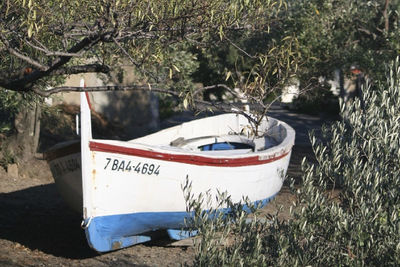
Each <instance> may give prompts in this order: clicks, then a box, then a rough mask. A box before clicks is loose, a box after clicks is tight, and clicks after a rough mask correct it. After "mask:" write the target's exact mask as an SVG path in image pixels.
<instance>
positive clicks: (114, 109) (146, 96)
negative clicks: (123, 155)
mask: <svg viewBox="0 0 400 267" xmlns="http://www.w3.org/2000/svg"><path fill="white" fill-rule="evenodd" d="M124 73H125V75H124V78H123V81H122V82H120V83H119V82H112V81H110V79H109V78H107V77H106V76H101V75H98V74H96V73H87V74H84V75H71V76H70V77H69V78H68V79H67V80H66V82H65V86H79V84H80V80H81V78H84V79H85V83H86V86H88V87H90V86H102V85H111V84H117V85H118V84H119V85H127V84H129V83H130V84H132V83H133V82H134V77H133V74H129V69H125V70H124ZM131 73H133V72H131ZM111 80H113V78H111ZM114 80H115V79H114ZM89 95H90V98H91V103H92V107H93V109H94V110H95V111H96V112H98V113H100V114H102V115H103V116H104V117H105V118H106V119H107V120H109V121H112V122H114V123H117V124H119V125H121V126H123V128H124V130H125V133H126V134H127V135H128V136H131V137H132V138H134V137H138V136H143V135H145V134H148V133H150V132H154V131H156V130H157V129H159V113H158V110H159V109H158V98H157V96H156V95H155V94H154V93H152V92H149V91H137V92H134V91H118V92H93V93H89ZM52 102H53V103H52V104H60V103H65V104H72V105H79V104H80V98H79V93H61V94H58V95H57V96H55V97H54V98H53V101H52Z"/></svg>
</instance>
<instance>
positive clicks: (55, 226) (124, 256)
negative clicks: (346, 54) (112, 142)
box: [0, 146, 311, 266]
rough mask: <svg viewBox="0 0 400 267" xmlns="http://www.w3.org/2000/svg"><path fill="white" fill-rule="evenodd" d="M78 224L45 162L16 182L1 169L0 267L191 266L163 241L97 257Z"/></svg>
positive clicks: (297, 155)
mask: <svg viewBox="0 0 400 267" xmlns="http://www.w3.org/2000/svg"><path fill="white" fill-rule="evenodd" d="M310 152H311V150H310V148H309V147H301V146H295V147H294V151H293V154H292V160H291V164H290V167H289V170H288V174H289V175H290V176H292V177H293V176H294V177H299V175H300V162H301V160H302V158H303V156H305V155H310ZM293 200H294V196H293V195H291V194H290V192H289V190H288V188H287V187H284V188H283V189H282V190H281V192H280V193H279V195H278V196H277V198H276V199H275V201H274V202H273V203H271V204H269V205H267V207H266V208H265V212H266V213H268V212H274V211H276V209H277V206H280V205H282V206H283V207H288V206H289V205H290V203H291V202H292V201H293ZM284 212H285V209H284ZM80 223H81V217H80V215H79V214H76V213H74V212H72V211H70V210H69V209H68V208H67V207H66V206H65V204H64V202H63V201H62V200H61V198H60V196H59V195H58V192H57V189H56V186H55V184H54V182H53V179H52V176H51V173H50V171H49V168H48V166H47V164H46V162H45V161H43V160H39V159H37V160H34V161H32V162H30V163H29V164H27V165H26V166H20V167H19V177H18V178H13V177H11V176H10V175H9V174H8V173H7V172H6V171H5V170H4V169H2V168H1V167H0V266H181V265H182V264H188V265H190V263H191V260H192V258H193V256H194V248H193V246H191V245H190V244H191V243H190V242H184V244H183V245H182V244H181V243H171V241H170V240H168V239H166V238H164V239H163V238H161V239H160V240H156V241H152V242H151V243H148V244H141V245H136V246H133V247H130V248H125V249H122V250H118V251H114V252H110V253H105V254H98V253H96V252H95V251H93V250H91V249H90V248H89V246H88V245H87V242H86V239H85V235H84V231H83V230H82V229H81V228H80Z"/></svg>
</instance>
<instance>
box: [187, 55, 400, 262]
mask: <svg viewBox="0 0 400 267" xmlns="http://www.w3.org/2000/svg"><path fill="white" fill-rule="evenodd" d="M387 77H388V79H387V81H386V82H382V83H381V84H379V85H378V86H377V88H378V90H371V89H370V88H365V89H364V90H365V91H364V96H363V98H364V104H365V105H364V108H361V104H360V101H359V100H355V101H354V103H351V104H350V105H348V106H347V107H345V106H344V105H341V114H342V116H343V119H342V121H340V122H337V123H335V124H334V125H331V126H330V127H326V128H325V130H324V138H323V140H317V139H316V138H315V137H314V136H311V141H312V145H313V150H314V153H315V157H316V159H317V162H318V163H317V164H311V163H307V161H306V160H304V161H303V172H304V174H303V183H302V185H301V186H298V187H297V188H294V189H296V190H295V191H296V193H297V202H296V204H295V205H294V206H293V207H290V209H291V211H292V212H291V216H290V219H289V220H287V221H280V220H279V219H278V217H277V216H276V215H274V216H270V217H269V218H268V220H256V219H253V220H252V221H251V222H250V223H249V222H248V221H247V223H246V216H245V211H244V210H243V209H241V208H240V207H239V208H237V207H238V206H237V205H236V206H235V205H233V204H232V203H230V201H229V198H228V199H227V200H226V201H225V202H224V203H225V204H226V205H228V206H230V207H236V208H235V209H233V210H234V211H233V214H231V215H229V216H221V215H220V216H219V217H218V220H209V219H208V218H207V216H204V213H202V212H201V209H199V208H197V209H196V208H195V209H193V210H194V211H195V216H194V221H195V223H194V224H195V225H197V227H199V229H200V230H199V233H200V237H199V239H200V240H201V243H200V245H197V247H196V251H197V255H196V258H195V265H196V266H217V265H218V266H223V265H225V266H299V265H300V266H308V265H310V266H364V265H368V266H370V265H379V266H398V265H399V264H400V219H399V218H400V190H399V188H400V179H399V178H400V136H399V132H400V67H399V60H397V61H395V62H394V63H393V66H391V69H390V71H389V72H388V75H387ZM196 201H197V202H199V201H198V200H196ZM196 201H194V202H195V203H196ZM200 202H201V201H200ZM189 203H191V205H189V207H196V205H194V204H193V201H192V202H189ZM220 237H221V238H222V239H224V240H221V238H220ZM226 240H231V242H226ZM217 241H218V242H217ZM222 244H223V245H222Z"/></svg>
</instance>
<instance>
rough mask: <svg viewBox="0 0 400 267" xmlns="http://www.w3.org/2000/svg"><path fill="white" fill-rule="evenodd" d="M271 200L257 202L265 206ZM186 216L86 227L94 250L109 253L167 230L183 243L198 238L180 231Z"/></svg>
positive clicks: (118, 218) (130, 217)
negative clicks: (187, 239) (155, 232)
mask: <svg viewBox="0 0 400 267" xmlns="http://www.w3.org/2000/svg"><path fill="white" fill-rule="evenodd" d="M274 197H275V195H274V196H272V197H270V198H267V199H263V200H260V201H257V202H256V203H257V204H258V205H260V206H265V205H266V204H267V203H268V202H269V201H270V200H272V199H273V198H274ZM190 216H191V215H190V213H187V212H185V211H184V212H138V213H132V214H118V215H110V216H99V217H94V218H92V219H91V221H90V223H89V225H88V226H87V228H86V230H85V232H86V239H87V241H88V243H89V245H90V247H92V248H93V249H94V250H96V251H98V252H107V251H112V250H116V249H120V248H125V247H129V246H132V245H135V244H140V243H144V242H148V241H150V240H151V236H152V232H153V233H154V231H156V230H163V229H164V230H167V233H168V235H169V236H170V238H171V239H175V240H181V239H185V238H188V237H190V236H193V235H195V233H194V232H188V231H181V230H180V228H182V227H184V226H185V225H184V219H185V218H188V217H190Z"/></svg>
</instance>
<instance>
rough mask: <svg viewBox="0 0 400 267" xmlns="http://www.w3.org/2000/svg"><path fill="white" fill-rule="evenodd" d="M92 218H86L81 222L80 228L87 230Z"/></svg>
mask: <svg viewBox="0 0 400 267" xmlns="http://www.w3.org/2000/svg"><path fill="white" fill-rule="evenodd" d="M92 218H93V217H89V218H87V219H86V220H82V222H81V228H82V229H86V228H88V227H89V225H90V223H91V222H92Z"/></svg>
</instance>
